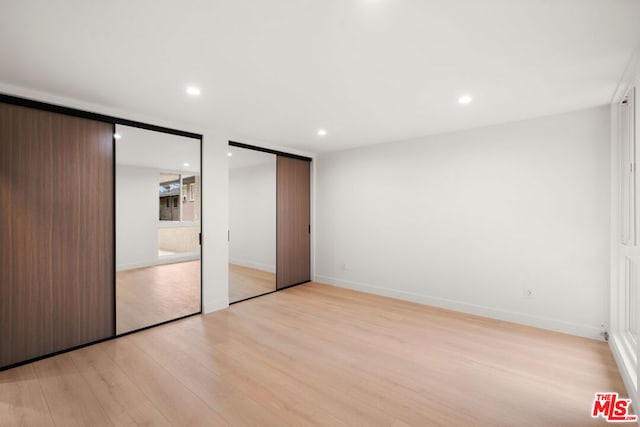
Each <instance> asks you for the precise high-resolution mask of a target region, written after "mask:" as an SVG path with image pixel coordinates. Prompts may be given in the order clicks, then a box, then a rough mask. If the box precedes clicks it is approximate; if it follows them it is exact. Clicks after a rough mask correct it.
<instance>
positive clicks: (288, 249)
mask: <svg viewBox="0 0 640 427" xmlns="http://www.w3.org/2000/svg"><path fill="white" fill-rule="evenodd" d="M310 164H311V163H310V162H309V161H307V160H300V159H295V158H291V157H285V156H278V165H277V218H278V219H277V228H278V230H277V245H276V246H277V261H276V264H277V277H276V282H277V283H276V287H277V289H282V288H286V287H288V286H292V285H296V284H299V283H303V282H307V281H309V280H310V279H311V253H310V206H309V203H310Z"/></svg>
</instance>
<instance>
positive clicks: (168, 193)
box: [116, 125, 201, 334]
mask: <svg viewBox="0 0 640 427" xmlns="http://www.w3.org/2000/svg"><path fill="white" fill-rule="evenodd" d="M116 134H117V135H118V139H116V333H117V334H122V333H125V332H130V331H133V330H137V329H141V328H144V327H147V326H151V325H155V324H158V323H162V322H166V321H168V320H173V319H176V318H179V317H183V316H186V315H189V314H194V313H198V312H200V305H201V304H200V295H201V292H200V289H201V288H200V286H201V280H200V212H201V197H200V195H201V190H200V181H201V180H200V140H197V139H192V138H186V137H182V136H176V135H170V134H164V133H160V132H154V131H149V130H144V129H138V128H133V127H128V126H121V125H118V126H117V127H116Z"/></svg>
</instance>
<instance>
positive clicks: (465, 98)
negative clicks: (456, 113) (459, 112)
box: [458, 95, 471, 105]
mask: <svg viewBox="0 0 640 427" xmlns="http://www.w3.org/2000/svg"><path fill="white" fill-rule="evenodd" d="M470 102H471V97H470V96H469V95H462V96H461V97H460V98H458V104H463V105H464V104H468V103H470Z"/></svg>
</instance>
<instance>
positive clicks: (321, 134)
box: [318, 129, 327, 136]
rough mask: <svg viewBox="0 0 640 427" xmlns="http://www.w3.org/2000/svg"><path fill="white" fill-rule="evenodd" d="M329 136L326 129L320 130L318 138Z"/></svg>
mask: <svg viewBox="0 0 640 427" xmlns="http://www.w3.org/2000/svg"><path fill="white" fill-rule="evenodd" d="M326 134H327V131H326V130H324V129H318V136H325V135H326Z"/></svg>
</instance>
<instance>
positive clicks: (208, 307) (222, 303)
mask: <svg viewBox="0 0 640 427" xmlns="http://www.w3.org/2000/svg"><path fill="white" fill-rule="evenodd" d="M228 307H229V298H228V297H225V298H216V299H214V300H211V301H205V302H203V303H202V314H209V313H213V312H214V311H218V310H224V309H225V308H228Z"/></svg>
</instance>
